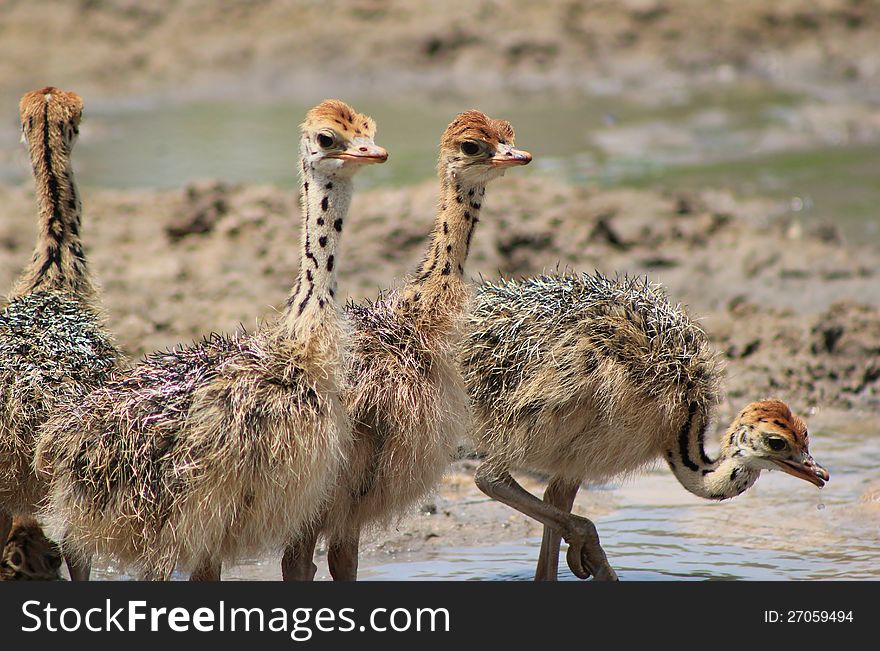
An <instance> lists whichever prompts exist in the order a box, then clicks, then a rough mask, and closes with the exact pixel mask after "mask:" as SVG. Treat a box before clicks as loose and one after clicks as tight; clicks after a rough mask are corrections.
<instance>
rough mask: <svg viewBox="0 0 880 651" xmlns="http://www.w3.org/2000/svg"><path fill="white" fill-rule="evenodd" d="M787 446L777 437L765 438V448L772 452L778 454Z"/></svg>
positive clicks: (783, 440)
mask: <svg viewBox="0 0 880 651" xmlns="http://www.w3.org/2000/svg"><path fill="white" fill-rule="evenodd" d="M787 445H788V444H787V443H786V442H785V439H783V438H780V437H778V436H768V437H767V446H768V447H769V448H770V449H771V450H773V451H774V452H779V451H780V450H784V449H785V448H786V446H787Z"/></svg>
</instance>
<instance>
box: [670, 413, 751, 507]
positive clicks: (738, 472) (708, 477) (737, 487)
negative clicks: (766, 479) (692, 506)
mask: <svg viewBox="0 0 880 651" xmlns="http://www.w3.org/2000/svg"><path fill="white" fill-rule="evenodd" d="M707 425H708V419H707V417H706V414H704V413H701V412H700V410H699V409H698V408H697V405H696V403H691V405H690V409H689V412H688V418H687V421H686V422H685V424H684V425H683V426H682V428H681V431H680V433H679V435H678V438H677V440H676V441H675V444H674V445H672V446H671V447H670V448H669V449H668V450H667V451H666V461H667V462H668V463H669V467H670V468H671V469H672V472H673V474H674V475H675V478H676V479H678V481H679V483H680V484H681V485H682V486H684V488H685V489H687V490H688V491H690V492H691V493H693V494H694V495H697V496H699V497H703V498H706V499H710V500H725V499H728V498H731V497H736V496H737V495H739V494H740V493H743V492H745V491H746V490H748V489H749V488H750V487H751V486H752V484H754V483H755V482H756V481H757V479H758V476H759V475H760V471H759V470H755V469H753V468H750V467H748V466H746V465H745V464H744V463H743V457H742V452H741V451H740V450H739V449H738V447H737V444H736V441H735V438H734V437H735V432H736V430H737V429H738V428H737V423H736V421H735V422H734V423H733V424H732V425H731V426H730V429H729V430H728V432H727V434H725V436H724V437H723V438H722V443H721V450H720V452H719V455H718V457H717V458H716V459H714V460H713V459H710V458H709V457H708V456H707V455H706V450H705V448H704V446H703V442H704V437H705V433H706V427H707Z"/></svg>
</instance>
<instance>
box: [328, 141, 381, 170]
mask: <svg viewBox="0 0 880 651" xmlns="http://www.w3.org/2000/svg"><path fill="white" fill-rule="evenodd" d="M335 158H340V159H342V160H344V161H346V162H350V163H357V164H363V165H366V164H370V163H384V162H385V161H386V160H388V152H387V151H385V149H383V148H382V147H379V146H378V145H373V144H369V143H356V144H354V145H352V146H351V147H349V148H348V149H346V150H345V151H343V152H340V153H338V154H337V155H336V156H335Z"/></svg>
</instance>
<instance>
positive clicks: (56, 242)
mask: <svg viewBox="0 0 880 651" xmlns="http://www.w3.org/2000/svg"><path fill="white" fill-rule="evenodd" d="M52 162H53V161H52V146H51V144H50V142H49V102H48V101H47V102H45V105H44V109H43V167H44V168H45V170H46V185H47V188H46V191H47V194H48V200H49V206H48V209H49V218H48V221H47V222H46V234H47V238H48V240H49V241H47V242H45V245H46V248H45V251H44V253H45V256H46V259H45V260H43V264H42V266H41V267H40V269H39V271H37V275H36V276H35V277H34V282H33V286H32V289H36V287H37V286H38V285H39V284H40V283H41V282H42V280H43V277H44V276H45V275H46V274H47V273H48V272H49V269H50V268H52V266H53V265H54V266H56V267H58V270H59V271H60V270H61V240H62V239H63V237H64V217H63V215H62V214H61V200H60V197H59V192H58V177H57V176H55V168H54V166H53V164H52ZM58 225H60V226H61V228H60V229H58ZM56 231H58V232H56Z"/></svg>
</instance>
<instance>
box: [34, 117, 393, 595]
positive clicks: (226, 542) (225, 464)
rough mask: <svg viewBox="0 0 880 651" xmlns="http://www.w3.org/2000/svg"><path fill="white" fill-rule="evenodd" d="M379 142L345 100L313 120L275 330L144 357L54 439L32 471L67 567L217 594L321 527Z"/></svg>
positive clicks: (344, 426) (88, 401)
mask: <svg viewBox="0 0 880 651" xmlns="http://www.w3.org/2000/svg"><path fill="white" fill-rule="evenodd" d="M374 132H375V124H374V123H373V121H372V120H371V119H370V118H368V117H366V116H363V115H360V114H358V113H356V112H355V111H354V110H352V109H351V108H350V107H348V106H347V105H346V104H344V103H342V102H340V101H338V100H327V101H325V102H323V103H321V104H320V105H318V106H316V107H315V108H313V109H312V110H311V111H310V112H309V113H308V115H307V116H306V119H305V122H304V123H303V125H302V140H301V153H302V206H303V226H302V237H301V247H302V256H301V261H300V271H299V277H298V279H297V281H296V285H295V286H294V288H293V290H292V292H291V294H290V296H289V298H288V300H287V304H286V308H285V309H284V311H283V312H282V314H281V315H280V317H279V318H278V319H277V321H275V322H274V323H271V324H268V325H265V326H261V327H260V328H258V329H257V331H256V332H255V333H254V334H252V335H246V334H243V333H238V334H235V335H232V336H221V335H212V336H210V337H209V338H207V339H205V340H204V341H202V342H201V343H199V344H196V345H192V346H190V347H185V348H184V347H181V348H176V349H172V350H169V351H165V352H158V353H154V354H152V355H149V356H148V357H147V358H146V359H145V360H144V361H143V362H142V363H141V364H139V365H138V366H137V367H136V368H134V369H131V370H130V371H126V372H123V373H120V374H119V375H117V376H114V378H113V379H112V380H111V381H110V382H109V383H108V384H107V385H105V386H104V387H102V388H101V389H99V390H97V391H94V392H92V393H90V394H88V395H87V396H85V397H84V398H83V399H81V400H79V401H77V402H76V403H75V404H73V405H72V406H70V407H67V408H65V409H64V410H61V411H59V412H58V413H57V414H56V415H54V416H53V418H51V419H50V420H49V422H48V423H47V424H46V426H45V427H44V429H43V430H42V432H41V434H40V438H39V442H38V446H37V451H36V461H35V463H36V466H37V468H38V469H39V470H41V471H44V472H46V473H48V474H49V475H50V476H51V483H50V489H49V505H48V513H49V515H50V518H51V519H52V520H54V521H55V522H56V523H58V524H60V525H61V526H62V527H63V528H64V529H65V530H66V531H67V538H66V539H65V545H66V549H65V552H67V551H68V550H70V551H71V552H73V553H75V554H79V555H89V554H94V553H97V552H105V553H108V554H110V555H112V556H114V557H115V558H117V559H119V560H120V561H122V562H123V563H126V564H129V565H134V566H135V567H137V568H138V569H140V570H141V572H142V575H143V576H144V577H145V578H153V579H166V578H167V577H168V576H169V574H170V573H171V571H172V570H173V569H174V567H175V566H179V567H181V569H185V570H190V571H194V572H193V577H192V578H194V579H202V580H209V579H213V580H216V579H219V577H220V567H221V563H222V562H223V561H225V560H232V559H235V558H237V557H239V556H241V555H243V554H255V553H258V552H260V551H262V550H264V549H265V548H274V549H281V547H282V546H283V545H284V544H285V543H286V542H287V541H289V540H291V539H292V538H293V537H294V536H296V535H297V534H298V531H299V530H300V529H301V528H302V527H303V526H304V525H305V524H306V523H308V522H309V521H310V520H312V519H313V518H314V516H315V515H316V513H317V510H318V508H319V506H321V505H322V504H323V503H324V500H325V498H326V496H327V494H328V492H329V490H330V488H331V482H333V481H334V480H335V479H336V477H337V475H338V465H339V461H340V459H341V458H342V450H343V449H344V448H345V447H346V446H347V444H348V442H349V440H350V437H351V428H350V426H349V423H348V418H347V416H346V413H345V409H344V407H343V406H342V404H341V402H340V399H339V384H340V378H341V372H342V360H343V357H344V354H345V348H346V346H347V343H348V341H347V340H348V336H347V333H346V328H345V326H344V323H343V321H342V317H341V311H340V309H339V307H338V304H337V303H336V301H335V293H336V271H335V269H336V265H335V260H336V255H337V246H338V242H339V238H340V236H341V234H342V227H343V220H344V218H345V215H346V212H347V211H348V206H349V203H350V201H351V196H352V181H353V176H354V175H355V173H356V172H357V171H358V170H360V169H362V168H363V166H364V165H365V164H368V163H381V162H384V161H385V160H386V158H387V156H388V154H387V153H386V152H385V150H384V149H382V148H381V147H377V146H376V145H375V144H374V143H373V135H374Z"/></svg>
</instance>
